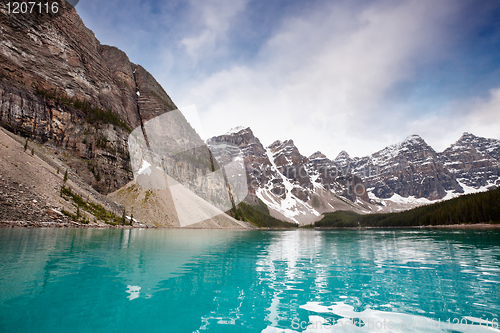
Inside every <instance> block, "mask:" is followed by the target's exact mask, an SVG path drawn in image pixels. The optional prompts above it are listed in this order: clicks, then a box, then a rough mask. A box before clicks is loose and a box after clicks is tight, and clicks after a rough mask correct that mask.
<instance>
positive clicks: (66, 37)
mask: <svg viewBox="0 0 500 333" xmlns="http://www.w3.org/2000/svg"><path fill="white" fill-rule="evenodd" d="M61 6H62V7H61V8H63V9H64V10H61V12H60V13H61V14H60V15H57V17H55V18H52V19H50V20H49V19H47V17H45V16H43V15H42V16H40V15H38V16H37V15H13V14H10V15H9V14H8V13H7V12H6V11H5V10H4V9H3V8H2V10H1V12H0V29H1V32H2V33H1V34H0V63H1V66H0V122H1V124H2V126H3V127H5V128H7V129H9V130H10V131H12V132H14V133H18V134H21V135H23V136H25V137H29V138H30V139H32V140H35V141H37V142H40V143H45V144H50V145H54V146H59V147H63V148H65V149H66V150H67V152H68V154H67V155H68V156H67V157H66V162H67V163H68V165H70V166H71V167H72V168H73V169H74V170H75V172H78V174H79V175H80V176H81V177H82V178H83V179H85V181H87V182H88V183H89V184H91V185H92V186H93V187H94V188H95V189H97V190H99V191H100V192H101V193H109V192H112V191H114V190H116V189H118V188H120V187H122V186H123V185H125V184H126V183H128V182H129V181H130V180H131V179H132V176H133V175H132V172H131V168H130V157H129V155H128V147H127V139H128V135H129V133H130V131H131V129H133V128H136V127H139V126H142V124H143V123H144V122H145V121H147V120H150V119H152V118H154V117H156V116H158V115H161V114H163V113H165V112H168V111H170V110H174V109H176V106H175V104H174V103H173V102H172V100H171V99H170V97H169V96H168V95H167V94H166V92H165V91H164V90H163V89H162V87H161V86H160V85H159V84H158V83H157V82H156V80H155V79H154V78H153V77H152V76H151V74H149V73H148V72H147V71H146V70H145V69H144V68H142V67H141V66H139V65H136V64H133V63H131V62H130V60H129V59H128V57H127V55H126V54H125V53H124V52H122V51H120V50H119V49H117V48H115V47H111V46H106V45H101V44H100V42H99V41H98V40H97V39H96V38H95V36H94V34H93V32H92V31H91V30H89V29H88V28H86V27H85V25H84V24H83V22H82V21H81V19H80V18H79V16H78V15H77V13H76V11H75V9H74V8H72V7H71V5H69V4H67V3H66V1H61Z"/></svg>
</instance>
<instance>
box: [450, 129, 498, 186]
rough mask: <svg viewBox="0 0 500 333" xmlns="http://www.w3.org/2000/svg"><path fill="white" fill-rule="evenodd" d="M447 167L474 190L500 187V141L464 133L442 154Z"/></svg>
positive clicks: (460, 180) (461, 181)
mask: <svg viewBox="0 0 500 333" xmlns="http://www.w3.org/2000/svg"><path fill="white" fill-rule="evenodd" d="M442 160H443V163H444V165H445V167H446V168H447V169H448V170H449V171H450V172H451V173H452V174H454V176H455V177H456V178H457V180H458V181H459V182H460V183H462V184H464V185H466V186H469V187H472V188H481V187H486V188H490V187H496V186H500V181H499V180H500V140H495V139H486V138H481V137H477V136H475V135H473V134H470V133H464V134H463V135H462V137H461V138H460V139H459V140H458V141H457V142H455V143H454V144H452V145H451V146H450V147H449V148H447V149H446V150H445V151H444V152H443V153H442Z"/></svg>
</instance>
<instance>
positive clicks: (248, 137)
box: [207, 127, 286, 204]
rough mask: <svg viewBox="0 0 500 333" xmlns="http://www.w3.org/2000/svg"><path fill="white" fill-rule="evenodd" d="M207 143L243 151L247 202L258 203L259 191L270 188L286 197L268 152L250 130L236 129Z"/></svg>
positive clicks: (278, 194) (277, 194)
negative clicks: (229, 146) (228, 146)
mask: <svg viewBox="0 0 500 333" xmlns="http://www.w3.org/2000/svg"><path fill="white" fill-rule="evenodd" d="M207 143H208V145H209V146H213V145H217V144H224V143H226V144H230V145H234V146H236V147H238V148H239V149H240V150H241V152H242V153H243V160H244V164H245V170H246V174H247V183H248V193H249V195H248V197H247V198H246V201H248V202H250V203H254V204H255V203H257V196H256V194H257V190H258V189H262V188H268V189H269V190H270V191H271V192H272V193H273V194H275V195H276V196H278V197H281V198H284V197H285V192H286V190H285V186H284V184H283V179H282V178H281V176H280V175H279V173H278V172H277V170H276V169H275V168H274V167H273V165H272V164H271V161H270V160H269V156H268V153H267V150H266V149H265V148H264V146H263V145H262V143H261V142H260V141H259V139H258V138H256V137H255V136H254V134H253V132H252V130H251V129H250V128H244V127H239V128H234V129H232V130H231V131H230V132H228V133H226V134H224V135H221V136H218V137H213V138H211V139H209V140H208V141H207Z"/></svg>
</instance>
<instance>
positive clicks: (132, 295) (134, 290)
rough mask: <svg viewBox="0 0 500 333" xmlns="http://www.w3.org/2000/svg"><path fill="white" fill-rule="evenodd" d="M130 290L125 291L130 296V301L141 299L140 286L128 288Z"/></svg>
mask: <svg viewBox="0 0 500 333" xmlns="http://www.w3.org/2000/svg"><path fill="white" fill-rule="evenodd" d="M127 289H128V290H125V292H126V293H129V294H130V295H128V296H127V298H128V299H129V300H133V299H136V298H139V294H140V293H141V287H139V286H127Z"/></svg>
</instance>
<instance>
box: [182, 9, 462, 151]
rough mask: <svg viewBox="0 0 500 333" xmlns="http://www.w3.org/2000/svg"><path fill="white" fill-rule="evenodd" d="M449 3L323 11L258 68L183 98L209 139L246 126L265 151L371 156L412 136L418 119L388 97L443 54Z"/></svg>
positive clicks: (292, 31)
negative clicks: (286, 148)
mask: <svg viewBox="0 0 500 333" xmlns="http://www.w3.org/2000/svg"><path fill="white" fill-rule="evenodd" d="M375 4H376V6H375ZM443 4H445V2H439V3H436V2H431V1H404V2H400V1H383V2H376V3H373V5H370V6H368V7H365V8H345V7H341V6H336V5H331V6H328V7H324V6H323V7H321V8H318V10H316V11H312V13H310V14H308V15H306V16H302V17H293V18H290V19H288V20H286V21H285V22H284V23H283V25H282V26H281V28H280V29H279V30H278V31H277V32H276V33H275V34H274V35H273V36H272V37H271V38H270V39H269V40H268V41H267V43H265V45H263V47H262V49H261V51H260V53H259V56H258V57H257V61H256V62H255V63H253V64H252V65H241V66H234V67H232V68H228V69H226V70H224V71H220V72H217V73H214V74H212V75H211V76H209V77H207V78H206V79H204V80H202V81H200V82H198V83H195V84H193V85H192V86H191V87H190V89H187V90H185V91H184V92H183V93H182V95H181V94H179V99H180V101H181V103H183V104H189V103H195V104H196V105H197V106H198V109H199V110H200V112H201V118H202V121H203V123H204V126H205V132H208V133H207V134H208V135H216V134H220V133H224V132H225V131H226V130H228V129H229V128H231V127H234V126H236V125H245V126H250V127H252V129H254V132H255V133H256V135H257V136H258V137H259V138H260V139H261V140H262V141H263V142H264V143H265V144H270V143H271V142H272V141H273V140H274V139H285V138H292V139H294V141H295V142H296V144H297V146H298V147H299V149H301V152H302V153H304V154H311V153H312V152H314V151H315V150H318V149H319V150H322V151H323V152H324V153H326V154H327V155H328V156H329V157H331V158H333V157H335V156H334V155H335V154H336V153H337V152H339V151H340V150H342V149H345V150H347V151H348V152H350V153H351V154H354V155H362V154H368V153H371V152H373V151H374V150H376V149H380V148H383V147H384V146H385V145H387V144H391V143H394V142H395V141H397V140H400V139H402V138H404V137H405V136H407V135H409V134H413V133H408V132H407V131H408V128H407V126H405V125H404V124H405V122H406V121H408V119H414V118H415V115H414V114H411V113H412V112H414V110H412V109H411V108H409V109H400V110H398V109H395V108H394V107H393V106H391V104H390V103H388V102H387V98H388V94H389V93H390V92H391V89H393V88H394V86H395V85H396V84H398V83H400V82H403V81H405V80H411V78H412V75H413V74H414V72H415V71H416V70H418V68H419V66H420V65H422V64H423V63H426V62H429V61H432V59H434V58H435V57H438V55H439V54H440V53H441V52H440V51H442V50H441V49H440V48H441V47H442V46H443V45H445V43H444V40H445V38H446V34H445V32H446V31H445V30H443V29H442V27H441V24H442V23H443V22H445V21H446V20H445V17H446V16H447V15H451V14H452V13H450V12H451V11H453V9H452V7H450V6H445V5H443ZM448 5H449V3H448Z"/></svg>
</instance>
